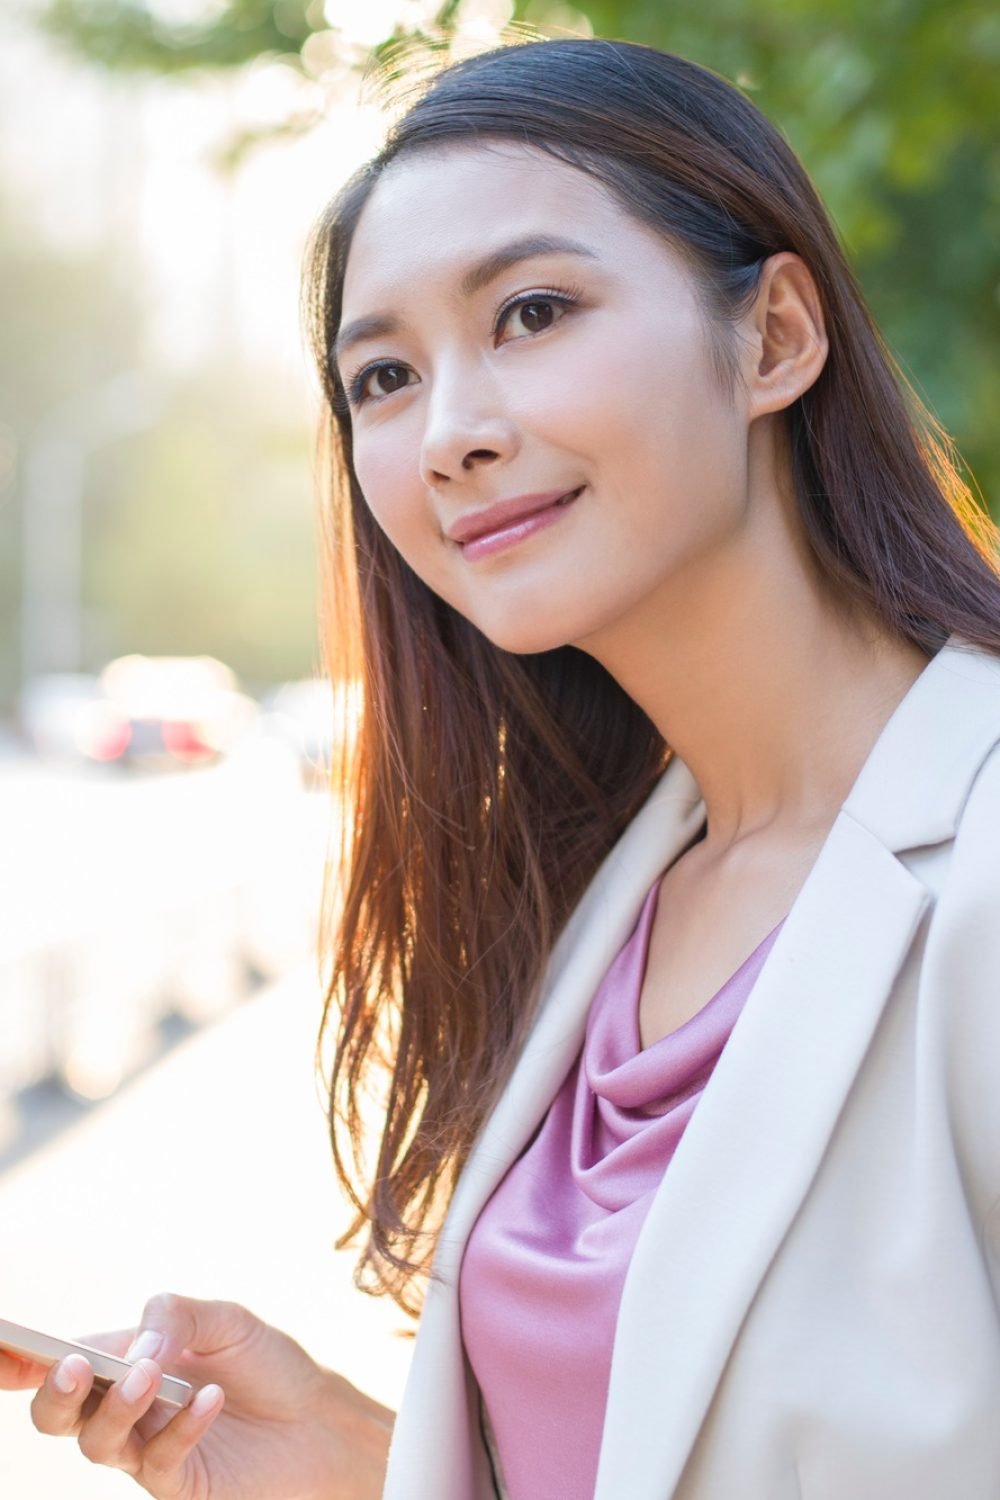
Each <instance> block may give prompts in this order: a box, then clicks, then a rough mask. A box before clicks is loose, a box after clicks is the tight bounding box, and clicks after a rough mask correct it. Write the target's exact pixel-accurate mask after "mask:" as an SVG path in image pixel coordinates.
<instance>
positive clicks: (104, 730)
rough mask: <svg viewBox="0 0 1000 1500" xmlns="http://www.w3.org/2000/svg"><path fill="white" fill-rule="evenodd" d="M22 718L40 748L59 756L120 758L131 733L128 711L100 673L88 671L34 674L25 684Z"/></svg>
mask: <svg viewBox="0 0 1000 1500" xmlns="http://www.w3.org/2000/svg"><path fill="white" fill-rule="evenodd" d="M18 718H19V722H20V727H21V730H22V732H23V734H24V736H25V738H26V739H27V740H28V743H29V744H30V745H31V746H32V748H33V749H34V750H35V752H36V753H37V754H38V755H42V756H46V757H53V758H57V759H68V760H84V761H93V762H101V761H115V760H118V759H120V757H121V756H122V755H123V754H124V753H125V750H126V748H127V746H128V742H129V739H130V737H131V727H130V725H129V721H128V717H127V715H126V714H125V713H124V711H123V710H122V709H121V708H120V707H119V706H118V705H116V704H115V703H114V702H112V701H111V700H110V699H109V698H108V696H107V694H106V692H105V690H104V688H103V686H102V684H101V681H100V679H99V678H97V677H94V676H90V675H88V674H86V673H83V672H51V673H43V674H41V675H40V676H38V677H33V678H32V679H31V680H30V681H29V682H27V683H26V684H25V685H24V687H23V688H22V690H21V695H20V700H19V705H18Z"/></svg>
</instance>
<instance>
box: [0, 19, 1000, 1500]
mask: <svg viewBox="0 0 1000 1500" xmlns="http://www.w3.org/2000/svg"><path fill="white" fill-rule="evenodd" d="M312 273H313V274H312V283H311V284H312V298H311V309H312V313H313V322H314V327H315V329H316V335H317V344H318V354H319V362H320V369H321V372H322V375H323V379H324V385H325V390H326V394H327V398H328V402H329V407H330V412H331V418H332V422H331V435H332V445H333V458H334V467H335V472H336V473H337V474H338V475H341V476H342V482H341V485H340V487H339V489H338V490H337V492H336V494H335V497H334V500H333V504H332V509H331V515H332V518H333V525H332V528H331V537H330V541H331V546H332V551H333V557H334V567H335V570H336V585H335V588H334V589H333V591H332V599H333V603H334V606H335V613H334V617H333V618H332V619H331V622H330V628H329V631H328V639H329V642H330V647H331V667H332V670H333V672H334V674H335V675H337V676H350V675H359V676H361V678H362V679H363V682H364V688H365V695H366V697H365V714H364V720H363V728H362V732H361V737H360V741H359V744H358V750H357V755H356V757H355V760H354V762H353V763H352V765H351V766H350V767H348V768H346V770H345V772H344V775H345V778H346V782H345V785H346V792H347V795H349V796H350V798H351V801H352V805H353V808H354V818H353V831H352V833H351V842H350V847H349V849H348V850H347V851H346V854H345V859H346V872H347V873H346V876H345V881H344V885H343V889H342V890H341V891H339V892H338V893H337V905H338V913H337V918H338V920H337V924H336V939H335V946H334V950H333V958H334V962H333V966H332V973H333V976H334V978H333V982H332V984H331V990H330V996H329V1006H328V1011H329V1015H330V1016H331V1017H332V1016H333V1015H336V1016H337V1024H338V1030H337V1047H336V1055H335V1061H334V1068H333V1077H332V1087H331V1121H332V1122H334V1121H335V1122H336V1123H337V1125H338V1127H339V1126H343V1128H344V1129H346V1130H347V1131H348V1133H349V1134H350V1136H351V1139H352V1142H353V1143H354V1146H355V1149H356V1150H358V1149H359V1143H360V1124H359V1115H358V1101H359V1099H360V1091H361V1088H362V1085H363V1083H364V1081H365V1080H366V1079H367V1078H368V1077H369V1075H370V1074H371V1075H373V1076H374V1075H377V1072H378V1067H379V1064H380V1060H381V1059H383V1058H385V1057H386V1056H388V1058H389V1061H390V1064H391V1068H392V1078H391V1087H390V1092H389V1107H388V1109H387V1111H386V1119H385V1127H384V1133H383V1136H382V1140H381V1143H380V1147H379V1154H378V1159H377V1161H376V1162H375V1164H374V1167H373V1170H372V1172H371V1175H370V1181H369V1182H368V1184H367V1185H365V1184H364V1180H363V1178H362V1179H361V1185H358V1182H357V1181H356V1179H358V1177H359V1173H360V1168H359V1167H357V1161H358V1160H359V1159H360V1158H356V1162H355V1165H354V1166H352V1165H351V1163H349V1162H348V1161H347V1160H346V1157H345V1154H344V1152H343V1150H342V1146H341V1130H340V1129H339V1128H338V1130H337V1131H336V1132H335V1133H334V1136H333V1141H334V1151H335V1156H336V1160H337V1164H338V1168H339V1170H340V1173H341V1176H342V1178H343V1180H344V1181H345V1182H347V1183H355V1186H354V1191H355V1194H356V1197H355V1202H356V1204H357V1208H358V1221H357V1224H356V1226H355V1229H356V1230H360V1229H361V1228H362V1227H363V1226H367V1228H368V1231H369V1232H368V1240H367V1243H366V1246H365V1251H364V1255H363V1266H362V1269H363V1270H364V1271H365V1272H366V1273H367V1275H368V1277H369V1279H370V1281H371V1282H372V1283H373V1285H374V1287H375V1288H376V1289H382V1290H387V1291H389V1292H391V1293H392V1294H393V1295H394V1296H396V1297H397V1299H398V1300H399V1301H400V1303H401V1304H402V1305H404V1306H406V1307H410V1308H414V1309H415V1308H416V1307H417V1306H418V1305H419V1302H420V1300H421V1298H420V1296H419V1295H418V1292H417V1290H416V1289H417V1288H422V1287H424V1286H426V1300H425V1305H424V1309H423V1314H422V1319H421V1327H420V1332H419V1336H418V1339H417V1344H416V1348H415V1353H414V1360H413V1366H412V1372H411V1376H410V1380H409V1383H408V1387H407V1393H406V1397H405V1399H404V1402H403V1407H402V1410H401V1412H400V1414H399V1416H398V1418H397V1419H396V1420H395V1422H394V1421H393V1414H392V1413H389V1412H387V1411H385V1410H384V1409H383V1408H380V1407H378V1406H377V1405H376V1404H375V1403H373V1402H370V1401H368V1400H367V1399H366V1398H364V1397H363V1396H361V1395H360V1394H359V1393H358V1392H356V1391H354V1390H353V1389H352V1388H351V1387H350V1386H348V1385H347V1383H346V1382H344V1381H343V1380H341V1379H340V1378H339V1377H338V1376H336V1375H335V1374H333V1373H332V1372H330V1371H325V1370H321V1369H320V1368H319V1367H318V1366H316V1365H315V1364H313V1363H312V1361H311V1360H310V1359H309V1358H308V1356H306V1355H305V1354H304V1352H303V1351H302V1350H300V1349H299V1348H298V1346H296V1345H294V1344H292V1343H291V1342H290V1341H289V1340H287V1339H286V1338H285V1337H284V1336H283V1335H281V1334H279V1333H278V1332H277V1331H276V1330H273V1329H270V1328H267V1327H266V1326H265V1325H263V1324H261V1323H259V1322H258V1321H257V1320H256V1319H254V1318H253V1317H252V1315H251V1314H249V1313H248V1312H246V1311H245V1310H244V1309H242V1308H238V1307H235V1306H232V1305H229V1304H206V1303H200V1302H193V1301H190V1300H187V1299H183V1298H156V1299H154V1300H153V1302H152V1303H150V1304H149V1306H148V1307H147V1309H146V1312H145V1314H144V1318H143V1323H142V1325H141V1327H142V1331H141V1333H139V1335H138V1338H137V1339H136V1340H135V1343H134V1344H133V1342H132V1341H133V1336H134V1334H135V1332H136V1330H130V1331H129V1332H128V1333H127V1334H122V1335H119V1336H114V1335H109V1336H108V1338H107V1344H108V1347H112V1348H117V1349H125V1348H126V1347H128V1346H129V1345H131V1346H132V1347H131V1357H132V1358H133V1359H135V1360H136V1361H137V1364H136V1372H137V1373H135V1374H134V1375H133V1376H130V1377H129V1379H130V1380H132V1381H134V1384H135V1387H136V1389H135V1391H132V1392H127V1391H126V1390H124V1389H123V1388H120V1387H115V1388H112V1390H111V1391H110V1392H109V1393H108V1394H107V1395H106V1396H104V1397H103V1399H100V1400H98V1399H97V1398H96V1397H95V1396H93V1395H91V1394H90V1374H89V1368H88V1367H87V1366H86V1362H85V1361H82V1360H80V1359H71V1360H69V1361H67V1362H65V1364H64V1366H63V1367H62V1368H61V1369H59V1370H57V1371H55V1372H54V1373H53V1374H51V1375H50V1376H49V1377H48V1378H46V1379H45V1380H44V1383H43V1384H41V1389H40V1390H39V1392H38V1394H37V1396H36V1397H35V1400H34V1407H33V1411H34V1419H35V1422H36V1424H37V1425H38V1426H39V1427H40V1428H41V1429H42V1430H43V1431H45V1432H51V1433H65V1434H69V1435H74V1436H76V1437H77V1438H78V1440H79V1442H80V1446H81V1447H82V1448H83V1450H84V1452H85V1453H86V1454H87V1455H88V1456H89V1457H90V1458H92V1459H94V1460H96V1461H98V1462H102V1463H107V1464H110V1465H113V1466H117V1467H120V1468H124V1469H125V1470H127V1471H128V1472H130V1473H131V1474H133V1475H134V1477H135V1478H136V1479H137V1480H138V1482H139V1483H140V1484H141V1485H142V1486H143V1487H144V1488H146V1489H147V1490H148V1491H149V1492H150V1493H152V1494H153V1495H156V1496H161V1497H163V1500H168V1497H169V1500H182V1497H183V1500H196V1497H211V1500H229V1497H233V1500H235V1497H237V1496H238V1497H240V1500H253V1497H261V1500H264V1497H267V1500H271V1497H273V1500H279V1497H280V1500H288V1497H290V1496H292V1495H294V1496H296V1497H310V1500H311V1497H316V1500H319V1497H321V1496H322V1497H332V1496H336V1497H346V1496H351V1497H354V1496H357V1497H362V1496H363V1497H368V1496H376V1495H379V1494H382V1493H383V1492H384V1494H385V1495H386V1496H388V1497H390V1500H471V1497H475V1500H479V1497H485V1496H489V1495H493V1494H503V1493H507V1494H509V1495H510V1496H511V1497H512V1500H556V1497H559V1500H562V1497H565V1500H571V1497H572V1500H579V1497H583V1496H590V1495H594V1496H596V1497H597V1500H620V1497H622V1496H628V1497H629V1500H664V1497H666V1496H668V1495H669V1496H675V1497H677V1500H719V1497H721V1496H727V1497H730V1496H732V1497H735V1496H738V1497H739V1500H785V1497H788V1500H791V1497H809V1500H828V1497H829V1500H833V1497H837V1500H840V1497H842V1496H844V1495H851V1496H856V1497H860V1496H861V1495H863V1494H864V1495H874V1494H880V1495H881V1494H889V1493H892V1494H906V1495H907V1496H908V1497H909V1500H932V1497H933V1500H940V1497H941V1496H942V1495H946V1494H947V1495H959V1494H960V1495H961V1496H962V1497H963V1500H987V1497H988V1496H990V1497H992V1496H995V1495H996V1493H997V1492H998V1488H1000V1438H998V1434H997V1424H996V1421H995V1413H996V1410H997V1400H998V1397H1000V1337H998V1328H997V1312H996V1306H997V1302H996V1299H997V1296H998V1293H1000V1274H998V1272H1000V1268H998V1239H1000V1235H998V1225H1000V1213H998V1204H1000V1152H998V1146H1000V1108H998V1105H997V1100H998V1098H1000V1089H998V1087H997V1082H998V1079H997V1073H998V1067H997V1051H996V1043H997V1040H998V1029H1000V1022H998V1007H997V1005H996V1004H995V1003H994V1002H995V995H996V981H995V975H996V972H997V966H998V964H1000V923H998V922H997V921H996V901H997V896H998V894H1000V878H998V867H997V860H996V855H995V851H996V848H997V846H998V845H997V838H998V834H1000V749H998V746H1000V659H998V658H1000V578H998V566H997V561H996V544H997V540H998V538H997V534H996V532H995V530H994V529H993V528H992V526H991V525H990V523H988V522H987V520H986V519H985V517H983V516H982V515H981V514H979V513H978V512H977V510H976V507H975V505H974V504H973V502H972V500H971V497H970V496H969V494H968V491H967V490H965V489H964V488H963V486H962V484H961V482H960V480H959V478H958V477H957V475H956V472H955V470H954V469H953V467H952V466H951V464H950V462H949V459H948V457H947V453H946V450H945V447H944V445H943V443H942V441H941V435H940V433H939V432H936V429H935V428H934V426H933V424H932V422H931V421H930V419H929V418H928V417H927V415H926V413H924V412H923V411H922V410H921V408H920V407H919V404H918V403H917V402H916V400H915V398H913V396H912V393H909V392H907V393H906V399H904V395H903V394H902V391H903V382H902V378H901V376H900V374H899V372H898V370H897V369H896V367H895V366H894V365H893V363H892V361H891V358H890V356H889V355H888V353H887V352H886V350H885V348H884V346H883V344H882V343H881V341H880V339H879V336H878V334H877V332H876V331H875V329H874V327H873V325H872V323H871V320H870V318H869V315H868V314H867V312H866V310H865V308H864V305H863V302H862V299H861V296H860V294H859V292H858V290H857V287H856V286H855V284H854V281H853V280H852V277H851V274H850V271H849V270H848V268H847V266H846V264H845V261H844V258H843V255H842V252H841V250H840V248H839V246H838V243H837V240H836V237H835V235H834V233H833V230H832V229H831V226H830V224H829V221H828V219H827V218H826V215H825V213H824V210H823V208H822V206H821V205H820V203H819V201H818V200H817V197H816V195H815V193H814V191H813V189H812V187H811V185H810V183H809V181H808V178H807V177H806V174H805V173H804V171H803V169H802V167H801V166H800V165H799V163H798V162H797V161H796V160H795V158H794V156H793V155H792V153H791V152H790V151H789V149H788V147H787V145H786V144H785V143H784V141H783V140H782V138H781V137H780V135H779V134H778V132H777V131H776V130H775V129H774V128H773V127H772V126H770V125H769V124H768V122H767V121H766V120H764V119H763V118H762V117H761V116H760V114H759V113H758V112H757V111H756V110H755V109H754V107H753V106H752V105H751V104H750V103H749V102H748V101H747V100H746V99H745V98H744V97H743V96H742V95H741V94H740V93H739V92H738V91H736V90H735V89H734V88H732V87H731V86H730V85H728V84H727V83H725V82H724V81H723V80H722V79H720V78H718V77H717V76H715V75H714V74H712V73H710V72H707V71H705V70H704V69H701V68H699V67H696V66H694V65H693V64H691V63H688V62H684V61H682V60H681V59H679V58H676V57H672V56H669V55H665V54H662V53H658V52H654V51H652V50H649V49H645V48H640V47H635V46H629V45H626V44H619V43H609V42H599V41H595V42H583V41H559V42H546V43H537V44H529V45H522V46H517V47H513V48H509V49H504V50H501V51H499V52H496V53H492V54H489V55H486V56H482V57H478V58H475V59H472V60H469V61H467V62H464V63H462V64H460V65H458V66H456V67H453V68H451V69H449V70H447V71H446V72H444V73H443V74H442V75H440V76H439V78H438V79H437V81H436V82H435V83H434V84H433V86H432V87H431V88H430V90H429V91H428V92H427V93H426V94H425V95H424V96H423V97H422V98H421V99H419V100H418V101H417V102H416V103H415V104H414V105H413V106H412V108H411V109H410V110H409V112H408V113H407V114H406V115H405V117H404V118H403V119H402V120H401V122H400V123H399V124H398V125H397V126H396V127H395V128H394V130H393V132H392V135H391V136H390V139H389V142H388V144H387V146H386V148H385V149H384V151H383V152H382V153H381V154H380V156H379V157H378V158H377V159H376V160H375V161H374V162H373V163H371V164H370V165H369V166H368V167H367V168H365V169H364V170H363V171H362V172H361V173H360V174H358V176H357V177H356V178H355V180H354V181H353V182H352V183H351V184H349V185H348V187H347V188H346V189H345V190H344V192H343V193H342V194H341V195H340V197H339V198H338V200H337V202H336V203H335V204H334V206H333V208H332V210H331V211H330V213H329V215H328V216H327V218H326V220H325V221H324V223H323V224H322V225H321V227H320V230H319V232H318V235H317V239H316V245H315V249H314V254H313V265H312ZM446 1206H447V1217H446V1218H445V1220H444V1223H443V1225H442V1214H443V1211H444V1209H445V1207H446ZM432 1252H433V1254H434V1264H433V1271H432V1274H431V1276H430V1278H429V1280H428V1279H427V1278H426V1276H425V1274H424V1273H425V1272H426V1271H427V1269H428V1266H429V1264H430V1257H431V1254H432ZM181 1351H184V1352H183V1353H182V1352H181ZM163 1369H170V1370H173V1371H175V1372H176V1373H178V1374H181V1375H185V1376H186V1377H187V1378H189V1379H192V1380H193V1381H194V1382H195V1383H196V1384H199V1385H201V1384H204V1383H205V1382H211V1384H209V1385H207V1386H206V1389H205V1391H203V1393H202V1396H201V1398H200V1400H199V1402H198V1403H196V1405H195V1406H194V1408H193V1409H192V1410H189V1411H188V1412H184V1413H181V1414H180V1415H178V1416H175V1417H174V1418H173V1420H171V1421H170V1422H169V1423H166V1424H165V1425H164V1421H163V1418H162V1417H161V1416H160V1415H159V1414H158V1412H159V1409H157V1410H156V1411H150V1406H151V1403H152V1400H153V1397H154V1395H155V1390H156V1385H157V1382H158V1380H159V1378H160V1373H161V1371H162V1370H163ZM43 1373H44V1372H43V1371H41V1370H40V1369H37V1368H35V1367H30V1366H25V1367H21V1368H20V1369H19V1370H18V1369H15V1368H14V1366H13V1363H12V1362H10V1361H8V1362H6V1363H5V1364H4V1365H3V1366H0V1378H2V1379H3V1380H4V1382H5V1383H6V1384H8V1385H12V1384H16V1383H17V1382H18V1381H20V1382H21V1383H22V1384H23V1385H28V1384H39V1383H40V1382H41V1379H42V1375H43ZM220 1387H222V1388H224V1391H225V1406H224V1407H223V1406H222V1400H223V1397H222V1391H221V1390H220ZM390 1431H391V1432H392V1445H391V1454H390V1456H389V1468H388V1477H387V1478H386V1476H385V1460H386V1451H387V1447H388V1444H389V1435H390ZM383 1486H384V1489H383Z"/></svg>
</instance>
